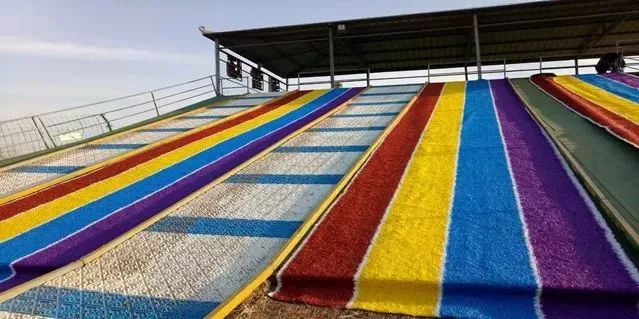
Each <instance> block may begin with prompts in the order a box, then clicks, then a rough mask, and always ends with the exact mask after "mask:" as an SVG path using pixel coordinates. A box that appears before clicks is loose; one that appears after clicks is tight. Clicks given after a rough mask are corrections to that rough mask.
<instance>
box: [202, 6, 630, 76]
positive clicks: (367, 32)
mask: <svg viewBox="0 0 639 319" xmlns="http://www.w3.org/2000/svg"><path fill="white" fill-rule="evenodd" d="M354 9H355V8H354ZM475 15H476V17H477V29H478V35H479V43H480V52H481V60H482V61H483V62H482V63H483V64H502V63H503V60H504V59H506V60H507V61H508V63H518V62H533V61H538V60H539V57H540V56H543V57H544V61H547V60H548V61H550V60H565V59H567V58H570V59H572V58H589V57H599V56H600V55H601V54H602V53H606V52H615V51H616V45H617V43H618V41H621V42H620V43H621V44H622V45H623V47H624V51H625V53H626V54H627V55H629V54H637V53H639V1H635V0H611V1H590V0H588V1H584V0H578V1H547V2H533V3H524V4H515V5H504V6H495V7H484V8H476V9H464V10H454V11H443V12H429V13H419V14H409V15H399V16H389V17H378V18H366V19H354V20H343V21H332V22H322V23H312V24H301V25H290V26H281V27H269V28H261V29H252V30H239V31H225V32H215V31H209V30H204V31H203V34H204V36H206V37H208V38H209V39H211V40H214V41H215V40H217V41H219V44H220V45H221V46H222V47H223V48H226V49H228V50H232V51H234V52H236V53H238V54H240V55H241V56H243V57H245V58H247V59H249V60H251V61H253V62H255V63H258V64H261V65H262V66H263V67H265V68H267V69H269V70H270V71H272V72H274V73H275V74H277V75H279V76H282V77H285V78H288V77H296V76H297V75H298V73H299V72H316V71H327V72H326V74H328V70H329V68H330V41H329V33H332V38H333V52H334V65H335V69H336V70H338V71H339V70H346V69H359V70H354V71H353V73H360V72H362V69H363V68H368V69H370V70H371V71H373V72H384V71H403V70H415V69H425V68H426V67H427V65H428V64H437V66H436V67H437V68H442V67H449V66H460V64H459V63H460V62H461V63H463V62H464V61H470V60H475V56H476V50H475V44H474V43H475V41H474V36H475V35H474V29H475V28H474V27H475V25H474V19H473V17H474V16H475ZM329 30H330V32H329ZM491 60H492V61H491ZM472 64H473V63H472V62H469V65H472ZM341 73H348V72H341Z"/></svg>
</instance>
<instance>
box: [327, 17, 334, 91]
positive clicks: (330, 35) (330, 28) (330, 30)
mask: <svg viewBox="0 0 639 319" xmlns="http://www.w3.org/2000/svg"><path fill="white" fill-rule="evenodd" d="M328 60H329V64H330V70H331V87H332V88H334V87H335V56H334V54H333V26H331V25H329V26H328Z"/></svg>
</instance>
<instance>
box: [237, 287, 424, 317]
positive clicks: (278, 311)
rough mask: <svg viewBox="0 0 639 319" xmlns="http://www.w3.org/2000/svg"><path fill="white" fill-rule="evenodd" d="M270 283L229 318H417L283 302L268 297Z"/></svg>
mask: <svg viewBox="0 0 639 319" xmlns="http://www.w3.org/2000/svg"><path fill="white" fill-rule="evenodd" d="M268 285H269V283H268V282H267V283H264V284H262V285H261V286H260V287H259V288H258V289H257V290H255V291H254V292H253V294H251V295H250V296H249V297H248V298H247V299H246V300H245V301H244V302H243V303H242V304H240V305H239V306H238V307H237V308H235V310H233V312H232V313H231V314H230V315H229V316H228V317H227V318H233V319H248V318H250V319H253V318H256V319H274V318H278V319H279V318H282V319H293V318H305V319H320V318H340V319H342V318H344V319H347V318H348V319H407V318H415V317H412V316H406V315H394V314H386V313H376V312H370V311H363V310H346V309H334V308H326V307H315V306H308V305H302V304H292V303H287V302H281V301H277V300H274V299H272V298H270V297H269V296H268V295H267V292H268V291H269V289H268Z"/></svg>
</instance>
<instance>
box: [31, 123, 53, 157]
mask: <svg viewBox="0 0 639 319" xmlns="http://www.w3.org/2000/svg"><path fill="white" fill-rule="evenodd" d="M35 118H36V117H35V116H32V117H31V120H32V121H33V125H35V129H36V131H38V134H39V135H40V138H41V139H42V143H44V147H46V148H47V149H49V143H47V140H46V139H45V138H44V135H42V131H40V128H39V127H38V123H37V122H36V120H35ZM40 122H42V120H41V121H40ZM43 126H44V125H43Z"/></svg>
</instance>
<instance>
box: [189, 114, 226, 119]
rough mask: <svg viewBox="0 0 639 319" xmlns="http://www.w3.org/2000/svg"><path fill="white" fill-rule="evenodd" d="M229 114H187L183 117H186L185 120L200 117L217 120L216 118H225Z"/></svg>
mask: <svg viewBox="0 0 639 319" xmlns="http://www.w3.org/2000/svg"><path fill="white" fill-rule="evenodd" d="M227 116H228V115H186V116H182V117H181V119H185V120H198V119H210V120H215V119H223V118H225V117H227Z"/></svg>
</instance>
